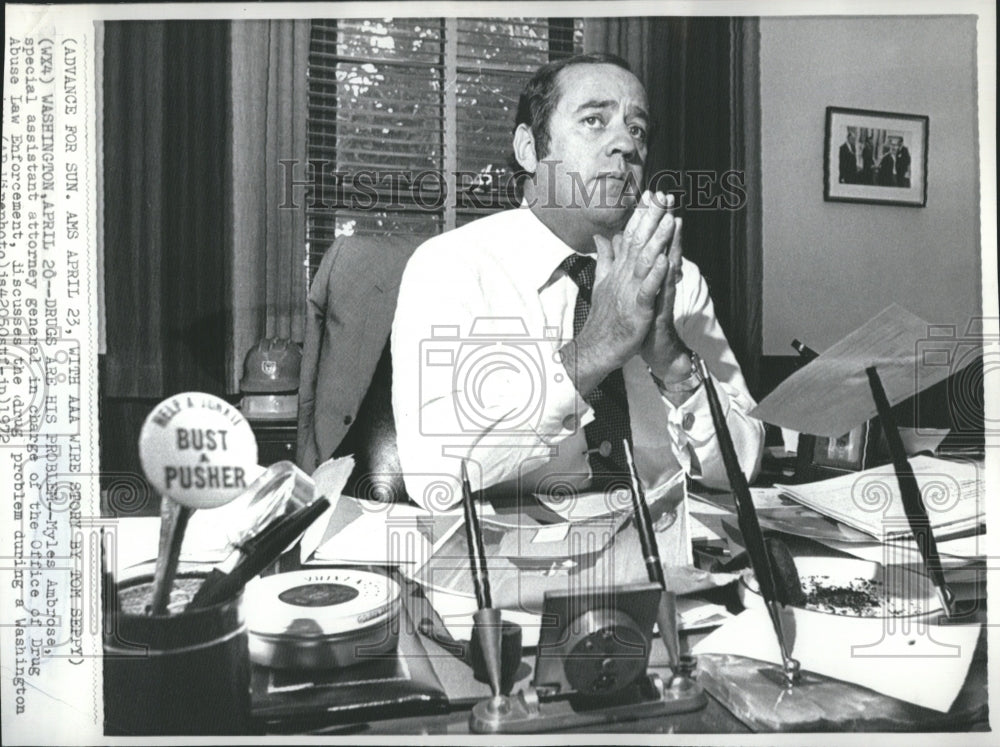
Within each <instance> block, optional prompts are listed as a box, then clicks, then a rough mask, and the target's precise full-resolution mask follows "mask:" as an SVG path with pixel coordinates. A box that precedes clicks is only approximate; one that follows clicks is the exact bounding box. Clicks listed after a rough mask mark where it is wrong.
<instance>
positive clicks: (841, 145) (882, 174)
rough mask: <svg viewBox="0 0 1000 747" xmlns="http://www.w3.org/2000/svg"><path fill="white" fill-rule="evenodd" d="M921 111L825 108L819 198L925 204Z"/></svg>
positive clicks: (924, 125) (924, 132)
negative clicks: (902, 111)
mask: <svg viewBox="0 0 1000 747" xmlns="http://www.w3.org/2000/svg"><path fill="white" fill-rule="evenodd" d="M929 126H930V119H929V117H927V116H926V115H922V114H901V113H897V112H882V111H871V110H867V109H847V108H843V107H838V106H828V107H827V108H826V136H825V139H824V145H823V199H824V200H825V201H827V202H863V203H870V204H876V205H903V206H908V207H924V206H926V205H927V138H928V130H929Z"/></svg>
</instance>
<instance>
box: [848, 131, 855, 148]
mask: <svg viewBox="0 0 1000 747" xmlns="http://www.w3.org/2000/svg"><path fill="white" fill-rule="evenodd" d="M847 144H848V145H850V146H851V147H852V148H853V147H854V133H853V132H851V131H850V130H848V131H847Z"/></svg>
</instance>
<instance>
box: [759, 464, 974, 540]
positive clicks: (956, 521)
mask: <svg viewBox="0 0 1000 747" xmlns="http://www.w3.org/2000/svg"><path fill="white" fill-rule="evenodd" d="M910 464H911V465H912V467H913V472H914V475H915V476H916V479H917V485H918V486H919V488H920V495H921V498H922V499H923V502H924V506H925V507H926V509H927V516H928V519H929V520H930V524H931V529H932V530H933V532H934V536H935V537H936V538H939V539H945V538H947V537H955V536H956V535H962V534H970V533H974V532H975V531H976V529H977V527H979V525H980V524H982V523H983V522H984V520H985V517H984V508H985V507H984V500H983V492H984V491H983V464H982V463H981V462H974V461H956V460H949V459H936V458H934V457H929V456H917V457H913V458H911V459H910ZM775 487H777V488H779V489H780V490H781V491H782V493H783V494H784V495H787V496H788V497H790V498H792V499H793V500H795V501H797V502H799V503H801V504H803V505H805V506H808V507H809V508H811V509H813V510H815V511H817V512H819V513H821V514H823V515H824V516H829V517H830V518H833V519H836V520H837V521H840V522H842V523H844V524H846V525H847V526H849V527H853V528H855V529H858V530H860V531H862V532H865V533H866V534H869V535H871V536H872V537H874V538H876V539H879V540H891V539H897V538H904V537H909V536H911V534H912V532H911V531H910V526H909V523H908V522H907V520H906V511H905V510H904V508H903V499H902V496H901V495H900V491H899V482H898V480H897V479H896V473H895V471H894V470H893V467H892V465H886V466H883V467H875V468H873V469H868V470H865V471H863V472H857V473H850V474H846V475H842V476H840V477H835V478H832V479H830V480H821V481H819V482H814V483H808V484H805V485H778V486H775Z"/></svg>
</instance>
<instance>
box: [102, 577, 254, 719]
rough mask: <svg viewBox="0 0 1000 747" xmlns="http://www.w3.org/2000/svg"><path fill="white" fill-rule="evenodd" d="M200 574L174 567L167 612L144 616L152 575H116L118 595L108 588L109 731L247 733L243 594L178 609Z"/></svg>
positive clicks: (106, 709) (106, 669) (106, 670)
mask: <svg viewBox="0 0 1000 747" xmlns="http://www.w3.org/2000/svg"><path fill="white" fill-rule="evenodd" d="M204 576H205V571H192V570H184V569H183V568H182V569H179V571H178V575H177V579H176V583H175V586H174V591H173V592H172V594H171V598H170V606H169V609H168V612H169V614H166V615H148V614H146V607H147V605H148V604H149V601H150V599H151V598H152V587H153V584H152V580H153V577H152V574H141V575H135V576H132V577H130V578H127V579H123V580H121V581H119V583H118V584H117V592H118V595H117V597H115V596H114V595H112V594H111V593H110V591H108V592H106V593H107V599H106V603H105V608H104V728H105V733H106V734H107V735H115V736H119V735H180V734H188V735H202V734H214V735H217V734H247V733H249V731H250V657H249V652H248V649H247V628H246V621H245V620H244V614H243V605H242V602H243V599H242V596H243V595H242V593H241V594H239V595H237V596H235V597H233V598H231V599H227V600H225V601H223V602H220V603H218V604H215V605H212V606H209V607H205V608H204V609H198V610H193V611H191V612H184V606H185V604H186V603H187V601H188V600H189V599H190V598H191V596H193V595H194V592H195V591H196V590H197V588H198V586H199V585H200V584H201V582H202V581H203V580H204ZM119 600H120V601H119ZM119 604H120V606H119Z"/></svg>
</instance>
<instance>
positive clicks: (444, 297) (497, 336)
mask: <svg viewBox="0 0 1000 747" xmlns="http://www.w3.org/2000/svg"><path fill="white" fill-rule="evenodd" d="M572 253H573V250H572V249H571V248H570V247H569V246H567V245H566V244H564V243H563V242H562V241H561V240H560V239H559V238H557V237H556V236H555V234H553V233H552V232H551V231H549V229H548V228H546V227H545V226H544V225H543V224H542V223H541V222H540V221H539V220H538V219H537V218H536V217H535V215H534V214H533V213H532V212H531V211H530V210H529V209H527V208H526V207H522V208H520V209H516V210H508V211H505V212H501V213H497V214H494V215H491V216H489V217H486V218H482V219H480V220H477V221H475V222H473V223H470V224H468V225H466V226H463V227H461V228H458V229H456V230H454V231H449V232H447V233H445V234H442V235H440V236H436V237H434V238H432V239H430V240H428V241H427V242H425V243H424V244H422V245H421V246H420V247H419V248H418V249H417V250H416V252H415V253H414V254H413V256H412V257H411V258H410V261H409V263H408V264H407V266H406V270H405V271H404V273H403V278H402V281H401V286H400V290H399V301H398V304H397V307H396V316H395V319H394V321H393V326H392V365H393V379H392V405H393V412H394V414H395V419H396V433H397V444H398V449H399V458H400V463H401V465H402V468H403V472H404V479H405V483H406V488H407V492H408V493H409V494H410V497H411V498H413V500H415V501H416V502H417V503H419V504H420V505H422V506H424V507H425V508H429V509H431V510H443V509H444V508H446V507H448V506H451V505H454V504H455V503H457V502H458V501H459V500H460V499H461V491H460V489H459V486H460V482H459V475H460V469H461V458H463V457H467V458H468V459H469V460H470V461H469V463H470V480H471V483H472V487H473V489H479V488H480V487H487V488H488V487H491V486H500V487H501V488H503V489H511V490H518V491H521V494H526V492H552V491H553V490H556V491H557V490H559V488H560V486H561V485H564V484H570V485H574V486H581V485H582V484H585V483H586V481H587V480H588V479H589V476H590V467H589V462H588V455H587V448H588V447H587V441H586V436H585V434H584V429H583V426H584V425H586V424H587V423H589V422H591V421H592V420H593V418H594V412H593V410H592V409H591V407H590V406H589V405H588V404H587V403H586V401H585V400H584V399H583V398H582V397H580V395H579V393H578V392H577V391H576V388H575V387H574V385H573V383H572V381H571V380H570V378H569V376H568V375H567V374H566V370H565V368H564V367H563V364H562V363H561V362H560V360H559V358H558V356H557V355H556V353H557V351H558V350H559V349H560V348H562V347H563V345H565V344H566V343H567V342H568V341H569V340H571V339H572V338H573V314H574V310H575V307H576V297H577V291H578V289H577V286H576V284H575V283H574V282H573V280H572V279H571V278H570V277H569V276H568V275H566V274H565V273H564V272H563V271H562V270H558V269H557V268H558V267H559V264H560V263H561V262H562V260H563V259H565V258H566V257H568V256H569V255H570V254H572ZM682 271H683V277H682V279H681V281H680V282H679V283H678V285H677V295H676V301H675V306H674V319H675V323H676V326H677V331H678V333H679V334H680V336H681V338H682V339H683V340H684V342H685V343H686V344H687V345H688V346H689V347H690V348H691V349H692V350H694V351H695V352H697V353H698V354H699V355H700V356H701V357H702V358H703V359H704V361H705V363H706V365H707V366H708V368H709V370H710V372H711V374H712V376H713V379H714V380H715V381H716V388H717V390H718V392H719V398H720V399H721V401H722V407H723V410H724V411H725V412H726V419H727V422H728V424H729V429H730V431H731V433H732V436H733V441H734V443H735V445H736V451H737V454H738V456H739V459H740V464H741V465H742V466H743V468H744V471H745V473H746V474H747V476H748V478H751V479H752V477H753V475H754V474H755V473H756V471H757V469H758V468H759V465H760V458H761V453H762V450H763V441H764V439H763V436H764V428H763V424H762V423H761V422H760V421H758V420H756V419H754V418H751V417H750V416H749V415H748V414H747V413H748V412H749V411H750V410H751V409H752V408H753V407H754V406H755V404H756V403H755V402H754V401H753V398H752V397H751V396H750V393H749V391H748V390H747V387H746V382H745V381H744V379H743V375H742V373H741V372H740V368H739V364H738V363H737V362H736V358H735V356H734V355H733V352H732V350H730V348H729V344H728V342H727V341H726V337H725V335H724V334H723V331H722V328H721V327H720V326H719V323H718V321H717V320H716V318H715V312H714V307H713V305H712V299H711V298H710V297H709V294H708V288H707V286H706V284H705V281H704V279H703V278H702V276H701V273H700V272H699V271H698V268H697V267H696V266H695V265H694V264H693V263H692V262H690V261H688V260H684V262H683V265H682ZM623 373H624V377H625V388H626V393H627V396H628V404H629V415H630V419H631V425H632V441H633V445H634V453H635V462H636V468H637V470H638V472H639V475H640V478H641V479H642V480H643V482H644V484H645V485H646V486H647V488H648V489H649V490H651V491H652V493H651V494H650V495H649V496H648V497H649V498H650V499H654V498H655V492H656V488H657V486H660V485H664V484H665V483H666V481H667V480H668V479H669V477H670V476H672V475H674V474H675V473H676V471H677V469H678V468H679V467H681V468H683V469H685V470H686V471H687V472H688V473H689V474H690V475H692V476H693V477H694V478H696V479H697V480H699V481H700V482H702V483H703V484H704V485H706V486H708V487H719V488H725V487H727V486H728V479H727V477H726V471H725V466H724V465H723V462H722V457H721V454H720V452H719V449H718V444H717V441H716V439H715V431H714V428H713V426H712V419H711V414H710V412H709V408H708V400H707V397H706V395H705V389H704V387H699V388H698V390H697V391H696V392H695V393H694V394H693V395H692V396H691V397H690V398H689V399H688V400H687V401H685V402H684V403H683V404H681V405H680V406H676V407H675V406H674V405H672V404H671V403H670V402H668V401H667V400H666V399H665V398H664V397H663V396H662V395H661V394H660V392H659V389H658V388H657V386H656V384H655V383H654V382H653V380H652V377H651V376H650V375H649V372H648V369H647V367H646V364H645V363H644V362H643V360H642V358H641V357H639V356H638V355H636V356H635V357H633V358H632V359H631V360H629V361H628V362H627V363H626V364H625V366H624V367H623ZM493 423H497V424H496V426H495V427H494V429H493V430H492V431H490V432H489V433H487V434H486V435H485V436H483V435H482V434H483V433H484V431H486V430H487V429H489V426H490V425H491V424H493Z"/></svg>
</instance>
